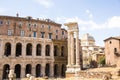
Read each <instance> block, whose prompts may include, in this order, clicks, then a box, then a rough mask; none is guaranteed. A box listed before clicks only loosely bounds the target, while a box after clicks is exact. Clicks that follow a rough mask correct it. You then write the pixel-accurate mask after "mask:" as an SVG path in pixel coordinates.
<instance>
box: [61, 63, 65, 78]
mask: <svg viewBox="0 0 120 80" xmlns="http://www.w3.org/2000/svg"><path fill="white" fill-rule="evenodd" d="M65 71H66V67H65V65H64V64H62V67H61V76H62V77H65Z"/></svg>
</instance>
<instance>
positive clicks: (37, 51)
mask: <svg viewBox="0 0 120 80" xmlns="http://www.w3.org/2000/svg"><path fill="white" fill-rule="evenodd" d="M36 55H37V56H41V45H40V44H37V48H36Z"/></svg>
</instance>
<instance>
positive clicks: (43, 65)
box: [41, 63, 45, 77]
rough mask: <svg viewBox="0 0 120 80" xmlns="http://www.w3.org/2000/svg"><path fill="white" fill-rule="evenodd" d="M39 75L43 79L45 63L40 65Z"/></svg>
mask: <svg viewBox="0 0 120 80" xmlns="http://www.w3.org/2000/svg"><path fill="white" fill-rule="evenodd" d="M41 75H42V76H43V77H44V76H45V63H42V64H41Z"/></svg>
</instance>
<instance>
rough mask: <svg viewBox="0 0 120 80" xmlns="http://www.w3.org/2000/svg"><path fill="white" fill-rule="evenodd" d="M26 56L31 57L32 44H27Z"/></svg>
mask: <svg viewBox="0 0 120 80" xmlns="http://www.w3.org/2000/svg"><path fill="white" fill-rule="evenodd" d="M26 55H28V56H30V55H32V44H31V43H28V44H27V47H26Z"/></svg>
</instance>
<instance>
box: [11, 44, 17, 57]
mask: <svg viewBox="0 0 120 80" xmlns="http://www.w3.org/2000/svg"><path fill="white" fill-rule="evenodd" d="M15 52H16V45H15V43H14V42H12V43H11V56H12V57H15V54H16V53H15Z"/></svg>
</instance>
